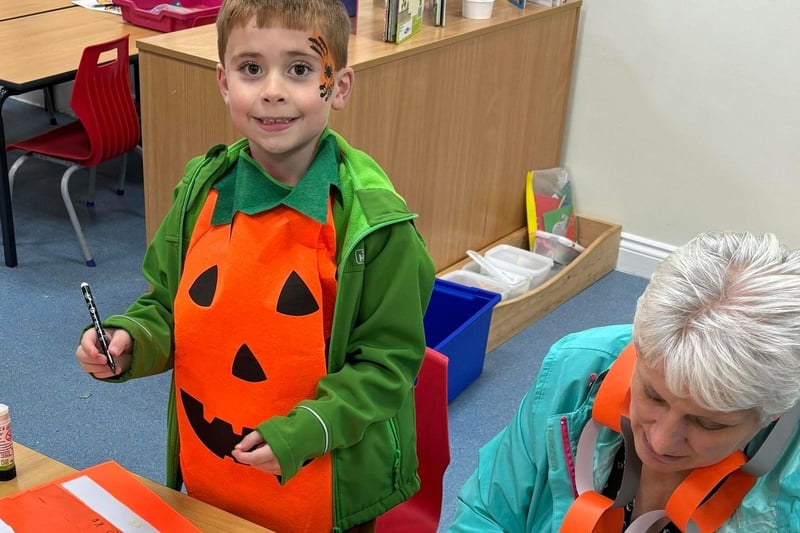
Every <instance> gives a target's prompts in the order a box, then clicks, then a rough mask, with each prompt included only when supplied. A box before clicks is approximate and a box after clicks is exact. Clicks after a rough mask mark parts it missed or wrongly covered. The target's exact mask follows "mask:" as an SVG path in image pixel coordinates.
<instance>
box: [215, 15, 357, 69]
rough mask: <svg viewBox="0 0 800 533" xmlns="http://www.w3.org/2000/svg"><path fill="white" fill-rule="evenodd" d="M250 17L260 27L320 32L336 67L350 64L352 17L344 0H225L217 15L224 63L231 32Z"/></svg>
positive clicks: (221, 57) (220, 51)
mask: <svg viewBox="0 0 800 533" xmlns="http://www.w3.org/2000/svg"><path fill="white" fill-rule="evenodd" d="M251 19H255V21H256V26H258V27H259V28H268V27H279V28H285V29H288V30H301V31H303V30H309V31H318V32H320V33H322V35H324V36H325V38H326V40H327V45H328V48H329V49H330V54H331V56H332V57H333V61H334V64H335V68H336V70H339V69H341V68H343V67H345V66H347V44H348V41H349V39H350V17H349V16H348V14H347V9H346V8H345V6H344V4H343V3H342V1H341V0H225V2H224V3H223V4H222V6H221V7H220V10H219V14H218V15H217V49H218V51H219V61H220V63H222V64H223V65H224V64H225V49H226V47H227V46H228V36H229V35H230V33H231V31H232V30H233V29H234V28H237V27H239V26H244V25H245V24H247V23H248V22H250V20H251Z"/></svg>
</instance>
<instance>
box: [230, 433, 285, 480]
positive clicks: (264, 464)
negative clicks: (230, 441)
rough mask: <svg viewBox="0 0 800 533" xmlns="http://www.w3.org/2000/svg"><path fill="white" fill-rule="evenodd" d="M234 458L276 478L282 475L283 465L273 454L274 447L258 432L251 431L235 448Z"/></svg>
mask: <svg viewBox="0 0 800 533" xmlns="http://www.w3.org/2000/svg"><path fill="white" fill-rule="evenodd" d="M232 453H233V458H234V459H236V460H237V461H239V462H240V463H242V464H245V465H250V466H252V467H255V468H258V469H259V470H262V471H264V472H266V473H267V474H273V475H275V476H280V475H281V465H280V463H278V458H277V457H275V454H274V453H272V447H270V445H269V444H267V443H266V442H265V441H264V438H263V437H262V436H261V434H260V433H259V432H258V431H251V432H250V433H248V434H247V435H245V436H244V438H243V439H242V441H241V442H240V443H239V444H237V445H236V446H235V447H234V448H233V452H232Z"/></svg>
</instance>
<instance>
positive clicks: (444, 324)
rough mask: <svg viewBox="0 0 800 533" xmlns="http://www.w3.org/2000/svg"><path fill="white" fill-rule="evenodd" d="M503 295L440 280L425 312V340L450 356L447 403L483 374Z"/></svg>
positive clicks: (434, 287)
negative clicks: (495, 312)
mask: <svg viewBox="0 0 800 533" xmlns="http://www.w3.org/2000/svg"><path fill="white" fill-rule="evenodd" d="M499 301H500V295H499V294H497V293H495V292H490V291H486V290H483V289H478V288H474V287H467V286H465V285H461V284H460V283H454V282H452V281H446V280H443V279H439V278H436V281H435V282H434V286H433V295H432V296H431V302H430V304H429V305H428V310H427V311H426V312H425V340H426V343H427V345H428V346H429V347H431V348H433V349H434V350H436V351H437V352H439V353H442V354H444V355H446V356H447V358H448V359H449V363H448V366H447V401H448V402H451V401H453V398H455V397H456V396H458V395H459V394H460V393H461V392H462V391H463V390H464V389H465V388H467V386H468V385H469V384H470V383H472V382H473V381H475V380H476V379H477V378H478V376H480V375H481V372H483V361H484V359H485V358H486V343H487V341H488V340H489V325H490V323H491V321H492V309H493V308H494V306H495V305H497V302H499Z"/></svg>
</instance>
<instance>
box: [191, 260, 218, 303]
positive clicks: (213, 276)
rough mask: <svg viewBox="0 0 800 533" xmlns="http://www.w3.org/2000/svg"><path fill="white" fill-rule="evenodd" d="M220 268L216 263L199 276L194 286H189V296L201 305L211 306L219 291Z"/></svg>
mask: <svg viewBox="0 0 800 533" xmlns="http://www.w3.org/2000/svg"><path fill="white" fill-rule="evenodd" d="M218 274H219V270H218V269H217V266H216V265H214V266H212V267H211V268H208V269H206V270H205V271H204V272H203V273H202V274H200V275H199V276H197V279H196V280H194V283H192V286H191V287H189V298H191V299H192V301H193V302H194V303H196V304H197V305H199V306H200V307H210V306H211V302H212V301H213V300H214V293H215V292H217V277H218Z"/></svg>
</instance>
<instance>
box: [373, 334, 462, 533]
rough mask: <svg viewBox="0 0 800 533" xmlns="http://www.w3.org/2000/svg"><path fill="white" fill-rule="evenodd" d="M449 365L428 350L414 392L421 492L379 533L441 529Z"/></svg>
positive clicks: (391, 514) (383, 520)
mask: <svg viewBox="0 0 800 533" xmlns="http://www.w3.org/2000/svg"><path fill="white" fill-rule="evenodd" d="M447 364H448V359H447V357H446V356H444V355H442V354H440V353H439V352H437V351H436V350H433V349H432V348H427V349H426V350H425V359H424V360H423V362H422V368H420V371H419V375H418V376H417V386H416V388H415V389H414V401H415V403H416V413H417V456H418V457H419V470H418V472H419V478H420V482H421V485H420V489H419V492H417V493H416V494H415V495H414V496H412V497H411V498H410V499H409V500H407V501H405V502H403V503H401V504H400V505H398V506H397V507H394V508H393V509H391V510H389V511H388V512H387V513H385V514H384V515H382V516H380V517H378V521H377V524H376V528H375V531H376V533H408V532H410V531H413V532H414V533H436V530H437V528H438V527H439V519H440V518H441V515H442V491H443V488H442V487H443V483H444V473H445V470H447V466H448V465H449V464H450V432H449V428H448V422H447V420H448V419H447Z"/></svg>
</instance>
